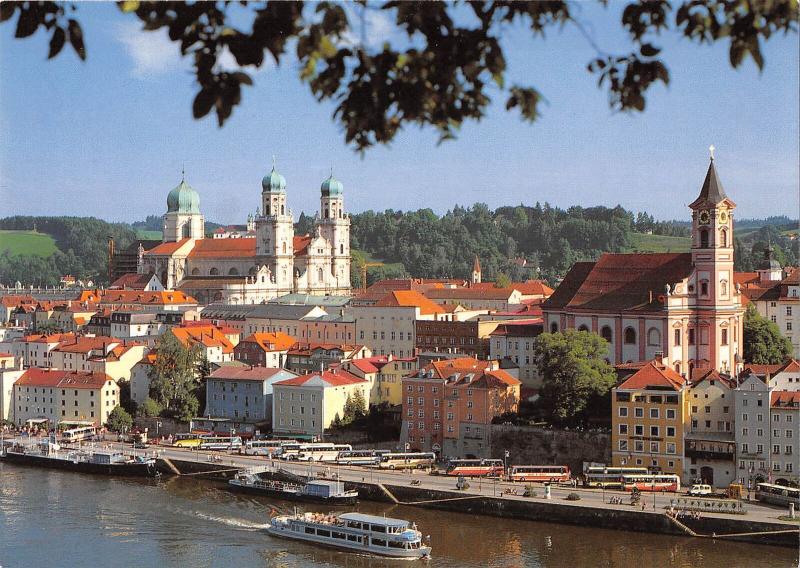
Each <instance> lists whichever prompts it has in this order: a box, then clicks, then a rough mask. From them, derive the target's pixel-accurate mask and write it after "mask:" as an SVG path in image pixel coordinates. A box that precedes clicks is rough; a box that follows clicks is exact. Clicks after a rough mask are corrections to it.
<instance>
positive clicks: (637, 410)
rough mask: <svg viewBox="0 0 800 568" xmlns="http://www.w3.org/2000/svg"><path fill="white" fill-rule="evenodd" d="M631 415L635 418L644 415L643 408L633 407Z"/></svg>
mask: <svg viewBox="0 0 800 568" xmlns="http://www.w3.org/2000/svg"><path fill="white" fill-rule="evenodd" d="M633 415H634V416H635V417H636V418H642V417H643V416H644V408H634V409H633Z"/></svg>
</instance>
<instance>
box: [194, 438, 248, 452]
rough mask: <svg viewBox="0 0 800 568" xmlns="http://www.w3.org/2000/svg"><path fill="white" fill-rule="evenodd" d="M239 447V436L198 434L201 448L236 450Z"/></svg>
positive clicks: (240, 443) (240, 444)
mask: <svg viewBox="0 0 800 568" xmlns="http://www.w3.org/2000/svg"><path fill="white" fill-rule="evenodd" d="M241 447H242V439H241V438H240V437H239V436H200V449H201V450H238V449H239V448H241Z"/></svg>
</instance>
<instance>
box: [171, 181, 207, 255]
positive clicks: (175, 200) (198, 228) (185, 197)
mask: <svg viewBox="0 0 800 568" xmlns="http://www.w3.org/2000/svg"><path fill="white" fill-rule="evenodd" d="M204 237H205V220H204V219H203V215H202V213H200V196H199V195H198V194H197V192H196V191H195V190H194V189H192V187H191V186H190V185H189V184H188V183H186V180H185V179H184V178H183V177H181V183H180V184H178V186H177V187H176V188H175V189H173V190H172V191H170V192H169V194H168V195H167V212H166V213H165V214H164V231H163V234H162V240H163V241H164V242H165V243H167V242H176V241H179V240H181V239H202V238H204Z"/></svg>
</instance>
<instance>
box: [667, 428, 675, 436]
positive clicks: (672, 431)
mask: <svg viewBox="0 0 800 568" xmlns="http://www.w3.org/2000/svg"><path fill="white" fill-rule="evenodd" d="M667 436H668V437H670V438H674V437H675V426H667Z"/></svg>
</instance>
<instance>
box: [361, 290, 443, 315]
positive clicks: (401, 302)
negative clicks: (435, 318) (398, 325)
mask: <svg viewBox="0 0 800 568" xmlns="http://www.w3.org/2000/svg"><path fill="white" fill-rule="evenodd" d="M375 305H376V306H381V307H404V308H419V313H420V314H441V313H444V308H442V306H440V305H439V304H437V303H436V302H432V301H431V300H430V299H429V298H426V297H425V296H423V295H422V294H420V293H419V292H417V291H416V290H392V291H391V292H389V293H388V294H386V295H385V296H384V297H383V298H381V299H380V300H378V302H377V303H376V304H375Z"/></svg>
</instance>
